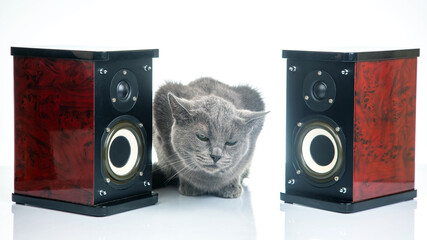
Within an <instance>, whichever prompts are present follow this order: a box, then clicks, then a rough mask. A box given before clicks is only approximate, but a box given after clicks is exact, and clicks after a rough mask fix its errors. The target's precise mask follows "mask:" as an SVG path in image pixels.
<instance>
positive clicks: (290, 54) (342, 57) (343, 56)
mask: <svg viewBox="0 0 427 240" xmlns="http://www.w3.org/2000/svg"><path fill="white" fill-rule="evenodd" d="M418 56H420V49H419V48H417V49H403V50H392V51H372V52H321V51H319V52H316V51H299V50H283V51H282V57H283V58H289V59H298V60H310V61H337V62H361V61H374V60H385V59H400V58H415V57H418Z"/></svg>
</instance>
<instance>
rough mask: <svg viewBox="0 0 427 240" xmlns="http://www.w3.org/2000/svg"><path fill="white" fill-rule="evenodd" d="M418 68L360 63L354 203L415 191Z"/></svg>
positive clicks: (407, 63)
mask: <svg viewBox="0 0 427 240" xmlns="http://www.w3.org/2000/svg"><path fill="white" fill-rule="evenodd" d="M416 64H417V60H416V58H411V59H397V60H387V61H373V62H358V63H356V71H355V72H356V79H355V100H354V102H355V106H354V111H355V113H354V116H355V121H354V124H355V130H354V179H353V181H354V188H353V190H354V192H353V201H354V202H358V201H362V200H366V199H370V198H375V197H379V196H384V195H389V194H394V193H399V192H403V191H407V190H412V189H414V171H415V170H414V169H415V166H414V165H415V164H414V159H415V104H416V103H415V102H416V99H415V98H416Z"/></svg>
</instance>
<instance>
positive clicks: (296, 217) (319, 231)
mask: <svg viewBox="0 0 427 240" xmlns="http://www.w3.org/2000/svg"><path fill="white" fill-rule="evenodd" d="M416 208H417V202H416V201H407V202H402V203H397V204H393V205H388V206H385V207H379V208H375V209H371V210H367V211H363V212H357V213H352V214H341V213H335V212H329V211H324V210H319V209H313V208H308V207H304V206H300V205H291V204H286V203H282V204H281V205H280V210H281V211H283V212H284V213H285V239H286V240H290V239H316V240H324V239H325V240H326V239H328V240H329V239H346V240H352V239H364V240H368V239H376V240H378V239H384V240H386V239H387V240H391V239H408V240H411V239H414V222H415V220H414V212H415V209H416Z"/></svg>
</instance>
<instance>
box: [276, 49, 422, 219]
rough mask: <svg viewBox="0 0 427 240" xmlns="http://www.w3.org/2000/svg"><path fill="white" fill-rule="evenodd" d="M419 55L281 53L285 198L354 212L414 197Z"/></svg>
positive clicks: (415, 51)
mask: <svg viewBox="0 0 427 240" xmlns="http://www.w3.org/2000/svg"><path fill="white" fill-rule="evenodd" d="M418 56H419V49H408V50H393V51H374V52H310V51H289V50H285V51H283V57H284V58H287V70H288V71H287V96H286V101H287V105H286V114H287V115H286V141H287V143H286V193H281V199H282V200H283V201H285V202H287V203H297V204H303V205H307V206H312V207H317V208H321V209H326V210H331V211H336V212H342V213H351V212H357V211H362V210H366V209H370V208H374V207H378V206H383V205H387V204H391V203H397V202H400V201H406V200H410V199H413V198H415V197H416V190H415V189H414V180H415V176H414V175H415V111H416V75H417V57H418Z"/></svg>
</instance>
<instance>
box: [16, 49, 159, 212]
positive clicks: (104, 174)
mask: <svg viewBox="0 0 427 240" xmlns="http://www.w3.org/2000/svg"><path fill="white" fill-rule="evenodd" d="M11 50H12V55H13V62H14V103H15V186H14V194H13V195H12V200H13V201H15V202H16V203H18V204H26V205H33V206H39V207H44V208H50V209H56V210H62V211H67V212H74V213H79V214H85V215H92V216H106V215H111V214H115V213H119V212H123V211H127V210H132V209H135V208H139V207H144V206H148V205H152V204H154V203H156V202H157V194H155V193H152V192H151V190H152V189H151V178H152V175H151V171H152V169H151V138H152V130H151V126H152V118H151V106H152V73H151V70H152V58H153V57H157V56H158V50H132V51H88V50H85V51H82V50H58V49H38V48H15V47H12V49H11Z"/></svg>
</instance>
